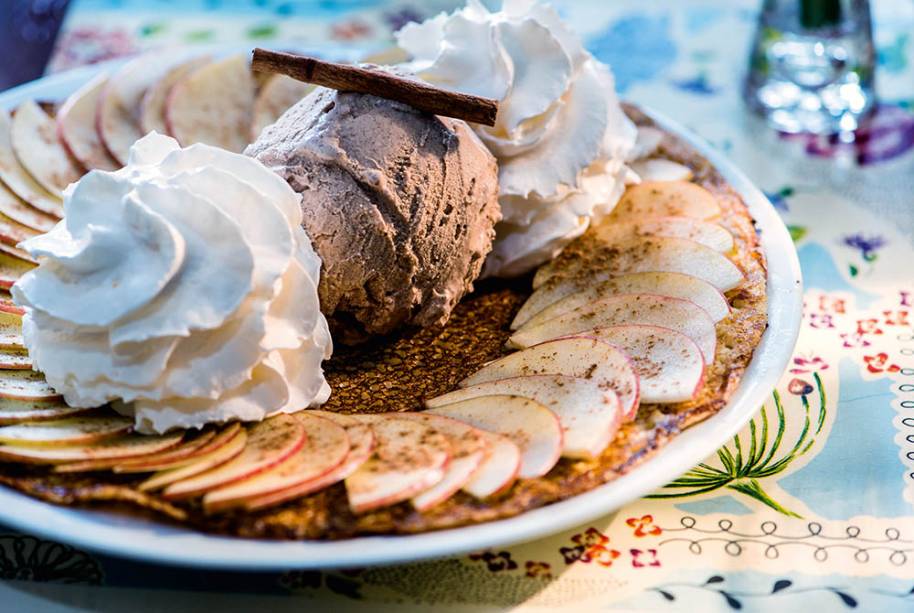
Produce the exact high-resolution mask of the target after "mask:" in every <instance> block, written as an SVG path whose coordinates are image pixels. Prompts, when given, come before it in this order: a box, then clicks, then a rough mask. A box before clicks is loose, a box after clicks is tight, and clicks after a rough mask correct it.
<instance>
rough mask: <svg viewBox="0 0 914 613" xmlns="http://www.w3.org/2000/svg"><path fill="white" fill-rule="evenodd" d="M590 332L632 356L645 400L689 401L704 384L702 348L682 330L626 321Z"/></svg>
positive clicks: (657, 402) (642, 397) (656, 401)
mask: <svg viewBox="0 0 914 613" xmlns="http://www.w3.org/2000/svg"><path fill="white" fill-rule="evenodd" d="M587 334H588V335H590V336H593V337H594V338H598V339H600V340H601V341H605V342H607V343H611V344H613V345H615V346H616V347H619V348H620V349H622V350H623V351H625V353H627V354H628V355H629V356H631V358H632V362H633V363H634V365H635V371H636V372H637V373H638V377H639V381H640V384H641V402H643V403H646V404H669V403H673V402H687V401H689V400H692V399H693V398H694V397H695V395H696V394H698V392H699V391H700V390H701V387H702V386H703V385H704V381H705V367H706V366H705V360H704V357H703V356H702V354H701V349H699V347H698V345H696V344H695V341H693V340H692V339H690V338H689V337H688V336H686V335H685V334H682V333H681V332H676V331H675V330H671V329H669V328H661V327H658V326H641V325H624V326H612V327H609V328H597V329H595V330H590V331H589V332H587Z"/></svg>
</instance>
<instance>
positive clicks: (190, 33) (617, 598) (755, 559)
mask: <svg viewBox="0 0 914 613" xmlns="http://www.w3.org/2000/svg"><path fill="white" fill-rule="evenodd" d="M452 4H453V3H452V2H447V1H441V0H433V1H431V2H412V3H410V2H379V1H373V0H347V1H343V0H340V1H336V2H334V1H330V0H314V1H302V2H279V1H270V0H222V1H220V0H186V1H184V2H181V3H179V2H177V1H174V2H168V1H166V0H157V1H156V0H151V1H147V2H139V1H136V0H73V2H72V3H71V10H70V12H69V14H68V16H67V19H66V21H65V22H64V26H63V34H62V36H61V38H60V40H59V44H58V48H57V50H56V52H55V55H54V58H53V60H52V63H51V66H50V68H49V69H50V70H52V71H55V70H63V69H66V68H68V67H72V66H75V65H80V64H83V63H87V62H92V61H98V60H102V59H107V58H110V57H113V56H117V55H122V54H125V53H133V52H136V51H140V50H144V49H149V48H156V47H160V46H166V45H170V44H175V43H194V42H206V43H213V42H244V41H249V42H256V41H260V40H270V41H274V40H291V41H296V42H298V43H307V44H309V45H320V44H324V43H333V44H334V45H339V44H343V45H353V46H358V47H371V46H376V45H382V44H386V43H387V41H389V40H390V33H391V31H392V29H395V28H397V27H399V26H400V25H402V24H403V23H404V22H405V21H407V20H409V19H415V18H422V17H425V16H428V15H430V14H432V13H434V12H436V11H437V10H438V9H440V8H445V7H448V6H450V5H452ZM555 4H556V6H557V7H558V8H559V9H560V11H561V12H562V13H563V14H564V15H565V16H566V18H567V19H568V20H569V21H570V22H571V23H572V25H573V26H574V27H575V28H576V29H578V31H579V32H581V34H582V35H583V37H584V39H585V41H586V43H587V45H588V47H589V48H590V50H591V51H592V52H593V53H594V54H595V55H596V56H597V57H598V58H599V59H601V60H603V61H605V62H607V63H609V64H610V65H611V66H612V68H613V70H614V72H615V75H616V80H617V85H618V88H619V90H620V91H621V92H622V94H623V95H624V96H625V97H627V98H628V99H631V100H633V101H635V102H637V103H641V104H646V105H649V106H652V107H653V108H655V109H657V110H659V111H661V112H663V113H666V114H667V115H669V116H671V117H674V118H676V119H677V120H678V121H680V122H682V123H683V124H685V125H687V126H688V127H690V128H692V129H693V130H695V131H696V132H697V133H699V134H700V135H702V136H703V137H704V138H706V139H707V140H709V141H710V142H711V143H712V144H713V145H714V146H716V147H718V148H720V149H721V150H723V151H724V152H726V153H727V155H728V156H730V157H731V158H732V159H733V160H735V161H736V162H737V164H738V165H740V166H741V167H742V168H743V169H744V170H745V171H746V172H747V174H749V176H750V177H751V178H753V179H754V180H755V181H756V182H757V183H758V185H759V186H760V187H761V188H762V189H764V190H765V191H766V192H767V193H768V195H769V197H770V198H771V199H772V201H773V202H774V203H775V205H776V206H777V208H778V210H779V211H780V212H781V213H782V215H783V217H784V220H785V222H786V223H787V224H788V226H789V228H790V230H791V233H792V235H793V236H794V239H795V242H796V246H797V249H798V251H799V254H800V260H801V263H802V267H803V273H804V278H805V286H806V294H805V297H806V299H805V304H804V325H803V330H802V332H801V335H800V340H799V344H798V346H797V350H796V353H795V357H794V360H793V364H792V365H791V367H790V369H789V371H788V372H787V373H785V374H784V376H783V378H782V380H781V384H780V385H779V386H778V389H777V391H776V392H775V393H774V394H773V395H772V397H771V398H770V401H769V402H768V403H766V405H765V406H764V407H761V408H760V411H759V413H758V415H757V416H756V418H755V419H753V421H752V423H751V424H749V425H747V427H746V428H745V429H744V430H743V432H742V433H741V434H740V435H739V436H738V437H737V438H735V439H734V440H733V441H732V442H730V443H729V444H727V445H726V446H725V447H724V448H722V449H721V450H720V451H719V452H718V454H716V455H715V456H713V457H711V458H708V460H707V461H706V462H705V463H704V464H702V465H701V466H699V467H696V468H695V469H693V470H692V471H690V473H689V474H687V475H686V476H685V477H683V478H682V479H681V480H679V481H677V482H676V483H674V484H671V485H670V486H668V487H666V488H663V489H661V490H659V491H657V492H655V494H654V495H652V496H651V497H649V498H646V499H643V500H640V501H638V502H635V503H633V504H631V505H629V506H627V507H626V508H623V509H621V510H620V511H618V512H617V513H615V514H612V515H610V516H607V517H604V518H602V519H601V520H599V521H596V522H592V523H591V524H588V525H584V526H580V527H579V528H576V529H574V530H569V531H566V532H563V533H559V534H556V535H554V536H552V537H549V538H546V539H543V540H540V541H537V542H533V543H528V544H525V545H521V546H516V547H510V548H506V549H505V550H497V551H483V552H478V553H476V554H473V555H470V556H467V557H463V558H455V559H449V560H443V561H433V562H426V563H419V564H411V565H407V566H397V567H387V568H367V569H357V570H352V571H346V572H326V573H324V572H295V571H290V572H287V573H266V574H243V573H225V572H218V573H216V572H203V571H190V570H186V569H178V568H168V567H160V566H152V565H146V564H140V563H136V562H129V561H123V560H116V559H112V558H106V557H103V556H96V555H94V554H91V553H88V552H83V551H78V550H75V549H72V548H69V547H66V546H61V545H58V544H55V543H50V542H47V541H43V540H40V539H37V538H33V537H31V536H28V535H23V534H16V533H12V532H10V531H9V530H6V529H3V528H0V578H3V579H5V581H3V582H0V602H3V603H4V607H5V606H10V607H11V609H10V610H64V609H69V608H73V607H76V608H87V609H104V610H109V609H110V610H123V609H128V608H129V609H130V610H160V609H166V608H167V609H168V610H169V611H183V610H199V609H204V608H213V607H219V608H220V610H229V611H232V610H246V609H251V608H254V607H257V608H267V607H269V609H270V610H276V611H285V610H301V609H303V608H304V607H316V608H318V609H324V608H329V607H333V608H334V609H336V610H340V611H342V610H365V611H384V610H397V611H402V610H410V609H417V610H419V609H425V608H427V607H428V606H429V605H436V608H441V609H442V610H451V609H453V610H462V611H476V610H493V609H501V608H511V607H518V608H524V607H529V608H547V609H550V608H551V609H559V608H568V607H573V608H574V609H575V610H593V609H602V610H667V609H668V610H684V611H694V610H702V611H728V610H736V609H742V610H750V611H751V610H767V609H769V608H774V607H781V608H785V610H791V611H792V610H798V609H800V608H811V607H820V608H822V609H823V610H828V611H832V610H843V609H857V610H864V611H896V610H897V611H902V610H907V611H910V610H914V513H912V510H914V327H912V322H914V313H912V310H914V272H912V265H914V238H912V236H914V195H912V194H914V114H912V111H914V41H912V40H911V39H912V37H914V34H912V33H914V2H912V1H911V0H881V1H879V0H877V1H876V2H874V13H875V17H874V21H875V32H876V42H877V46H878V51H879V54H878V58H879V60H878V61H879V65H878V70H877V87H878V90H879V93H880V100H881V103H880V105H879V109H878V114H877V116H876V118H875V120H874V121H873V123H872V124H871V125H870V126H869V127H868V128H867V129H866V130H865V131H863V132H862V133H861V134H859V138H858V139H857V141H856V142H855V143H852V144H847V143H842V142H838V141H835V140H833V139H827V138H811V137H791V138H786V137H783V136H779V135H777V134H775V133H772V132H771V131H770V130H768V129H767V128H766V127H765V125H764V123H763V122H762V121H761V120H759V119H758V118H756V117H753V116H751V115H749V114H748V113H747V112H746V110H745V109H744V107H743V105H742V103H741V101H740V85H741V76H742V74H743V71H744V68H745V62H746V58H747V50H748V45H749V41H750V39H751V34H752V30H753V27H754V22H755V16H756V9H757V3H756V2H754V1H749V0H745V1H742V0H740V1H725V0H709V1H701V2H699V1H687V2H683V1H675V0H655V1H653V2H651V3H645V2H642V1H639V0H617V1H614V2H605V1H601V0H577V1H573V2H572V1H570V0H569V1H565V2H561V1H560V2H556V3H555ZM179 5H180V9H179V8H178V7H179Z"/></svg>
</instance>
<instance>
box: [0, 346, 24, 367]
mask: <svg viewBox="0 0 914 613" xmlns="http://www.w3.org/2000/svg"><path fill="white" fill-rule="evenodd" d="M31 369H32V358H30V357H29V353H28V352H27V351H23V350H21V349H20V350H16V349H0V370H31Z"/></svg>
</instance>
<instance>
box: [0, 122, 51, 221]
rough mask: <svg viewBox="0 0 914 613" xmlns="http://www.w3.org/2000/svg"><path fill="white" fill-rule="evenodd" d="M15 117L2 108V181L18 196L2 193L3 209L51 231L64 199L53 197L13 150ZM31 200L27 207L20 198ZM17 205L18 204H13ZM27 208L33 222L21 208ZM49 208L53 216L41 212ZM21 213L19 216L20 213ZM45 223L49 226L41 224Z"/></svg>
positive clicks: (17, 217)
mask: <svg viewBox="0 0 914 613" xmlns="http://www.w3.org/2000/svg"><path fill="white" fill-rule="evenodd" d="M12 128H13V120H12V119H11V118H10V114H9V113H8V112H7V111H5V110H0V180H2V181H3V183H4V185H5V187H7V188H9V191H10V192H11V193H12V194H11V195H15V196H16V198H15V199H14V200H12V203H11V202H10V199H9V198H7V195H6V194H0V195H2V196H3V197H2V198H0V207H2V209H0V210H2V212H3V213H5V214H7V215H9V216H10V217H12V218H13V219H15V220H16V221H18V222H21V223H23V224H25V225H27V226H29V227H32V228H35V229H36V230H43V231H46V230H50V229H51V228H52V227H54V223H56V220H57V219H59V218H60V217H61V216H62V215H63V202H62V201H61V200H60V198H59V197H57V196H54V195H53V194H52V193H50V192H49V191H48V190H46V189H45V188H44V187H42V186H41V185H39V183H38V182H37V181H36V180H35V179H34V178H33V177H32V175H30V174H29V173H28V172H27V171H26V169H25V168H23V167H22V164H21V163H20V162H19V160H18V158H17V157H16V153H15V150H14V149H13V134H12ZM20 199H21V201H24V202H25V203H28V206H26V205H25V204H22V202H21V201H20ZM13 205H15V206H13ZM22 207H26V208H27V209H28V210H31V211H32V212H33V214H34V222H33V223H30V222H29V220H28V216H27V215H25V212H23V211H20V210H19V209H20V208H22ZM42 211H50V212H51V216H50V217H48V216H47V215H44V214H42V213H41V212H42ZM17 215H18V216H17ZM43 225H46V227H42V226H43Z"/></svg>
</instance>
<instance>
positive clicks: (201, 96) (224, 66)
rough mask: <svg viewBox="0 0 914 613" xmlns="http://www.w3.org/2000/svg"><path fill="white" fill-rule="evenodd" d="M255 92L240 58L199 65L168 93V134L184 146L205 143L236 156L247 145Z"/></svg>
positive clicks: (248, 71) (233, 57)
mask: <svg viewBox="0 0 914 613" xmlns="http://www.w3.org/2000/svg"><path fill="white" fill-rule="evenodd" d="M255 89H256V85H255V83H254V77H253V75H252V74H251V69H250V65H249V64H248V61H247V58H246V57H245V56H243V55H236V56H232V57H228V58H224V59H221V60H217V61H215V62H211V63H208V64H206V65H204V66H201V67H200V68H197V69H196V70H194V71H192V72H191V73H190V74H188V75H187V76H185V77H184V78H183V79H181V80H180V81H179V82H178V83H177V84H176V85H175V86H174V87H173V88H172V89H171V92H170V93H169V94H168V101H167V102H166V104H165V122H166V125H167V126H168V132H169V133H170V134H172V135H173V136H174V137H175V138H176V139H177V140H178V142H179V143H181V145H182V146H184V147H187V146H189V145H192V144H194V143H206V144H208V145H214V146H217V147H222V148H223V149H228V150H229V151H233V152H235V153H240V152H241V151H243V150H244V148H245V147H246V146H247V145H248V142H249V137H250V130H251V120H252V114H253V109H254V97H255Z"/></svg>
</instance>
